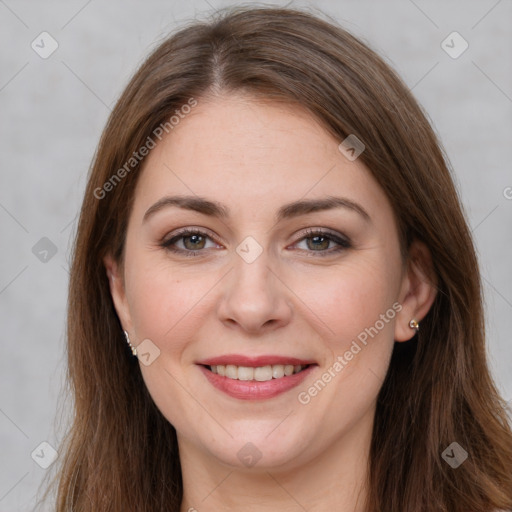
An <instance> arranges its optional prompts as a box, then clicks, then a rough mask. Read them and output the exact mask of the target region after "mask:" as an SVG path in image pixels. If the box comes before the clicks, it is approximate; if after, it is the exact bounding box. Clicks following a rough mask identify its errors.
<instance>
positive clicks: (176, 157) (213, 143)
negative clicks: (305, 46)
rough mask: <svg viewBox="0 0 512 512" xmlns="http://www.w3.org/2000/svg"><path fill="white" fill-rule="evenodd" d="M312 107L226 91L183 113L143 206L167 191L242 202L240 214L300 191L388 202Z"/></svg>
mask: <svg viewBox="0 0 512 512" xmlns="http://www.w3.org/2000/svg"><path fill="white" fill-rule="evenodd" d="M340 142H341V140H337V139H336V138H335V137H334V136H333V135H332V134H330V133H329V132H328V131H327V130H326V129H325V128H324V127H323V126H322V125H321V124H320V123H319V122H318V121H317V120H316V119H315V118H314V117H313V115H311V114H310V113H309V112H307V111H306V110H304V109H302V108H300V107H298V106H295V105H286V104H282V103H276V102H269V101H261V100H256V99H254V98H252V97H247V96H223V97H219V98H215V99H209V100H208V101H201V100H198V104H197V106H195V107H194V108H193V109H192V111H191V112H190V113H189V114H187V115H184V116H183V117H182V118H181V119H180V121H179V123H178V124H176V125H175V126H174V127H173V129H172V130H171V131H170V132H169V134H167V135H166V136H165V137H164V138H163V139H162V141H161V142H159V143H158V144H157V145H156V147H155V148H154V149H152V150H151V152H150V153H149V155H148V156H147V157H146V160H145V163H144V168H143V171H142V175H141V177H140V179H139V183H138V185H137V192H136V200H135V207H136V208H137V207H139V208H142V207H143V206H144V205H146V206H147V205H148V203H150V202H151V201H153V202H154V201H157V200H158V199H159V198H160V197H162V196H163V195H165V194H170V193H173V194H176V193H179V194H187V195H190V194H195V195H199V196H209V197H213V198H215V199H216V200H218V201H221V202H224V203H226V204H229V203H231V204H234V203H236V208H238V213H239V214H240V215H245V214H246V213H248V212H247V211H246V210H250V212H249V213H251V214H253V215H254V214H256V210H255V208H256V209H257V208H265V209H273V208H274V206H275V208H276V209H277V207H278V206H279V205H280V204H282V203H286V202H289V201H291V200H297V199H299V198H302V197H321V196H325V195H326V194H330V195H337V193H339V194H344V195H347V196H350V197H351V198H352V199H354V200H359V201H364V202H366V203H368V205H369V209H370V210H371V209H372V208H374V209H375V208H379V207H380V208H386V207H389V205H388V204H387V200H386V198H385V197H384V194H383V192H382V191H381V190H380V187H379V186H378V184H377V183H376V181H375V180H374V179H373V177H372V176H371V174H370V172H369V171H368V169H366V168H365V166H364V165H363V164H362V163H361V162H359V161H357V160H355V161H353V162H351V161H349V160H348V159H346V158H345V157H344V156H343V155H342V154H341V152H340V151H339V149H338V146H339V144H340Z"/></svg>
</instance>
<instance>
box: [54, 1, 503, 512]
mask: <svg viewBox="0 0 512 512" xmlns="http://www.w3.org/2000/svg"><path fill="white" fill-rule="evenodd" d="M229 92H247V93H248V94H252V95H254V96H258V97H261V98H266V99H271V100H275V101H284V102H286V103H289V104H295V105H297V107H298V108H305V109H307V110H308V111H310V112H311V113H312V114H314V116H315V117H316V118H317V119H318V120H319V121H320V122H321V123H323V125H324V126H325V129H326V130H328V131H329V132H330V133H332V134H334V135H335V136H336V137H337V139H338V140H339V141H340V142H341V141H343V140H344V139H345V138H346V137H347V136H348V135H350V134H355V135H356V136H357V137H358V138H359V139H360V140H361V141H363V142H364V144H365V146H366V149H365V151H364V152H363V153H362V154H361V156H360V157H359V158H360V159H361V160H362V162H363V163H364V164H365V165H366V166H367V167H368V169H369V170H370V171H371V173H372V175H373V176H374V178H375V180H376V181H377V182H378V183H379V184H380V186H381V187H382V189H383V190H384V192H385V193H386V195H387V196H388V198H389V200H390V201H391V204H392V206H393V209H394V213H395V215H396V219H397V222H398V226H399V229H400V236H401V243H402V247H403V249H404V251H403V254H404V258H407V247H408V245H409V244H410V242H411V241H412V240H414V239H419V240H421V241H423V242H424V243H425V244H426V245H427V246H428V248H429V249H430V251H431V254H432V260H433V265H434V271H435V274H436V281H437V287H438V293H437V296H436V299H435V302H434V304H433V306H432V308H431V310H430V312H429V314H428V315H427V316H426V318H425V319H424V320H423V322H422V325H421V330H420V331H419V333H418V334H417V336H415V338H414V339H413V340H411V341H410V342H408V343H395V347H394V351H393V355H392V359H391V363H390V367H389V371H388V373H387V376H386V379H385V382H384V383H383V386H382V389H381V391H380V393H379V396H378V402H377V408H376V415H375V422H374V429H373V437H372V444H371V451H370V459H369V466H368V471H369V494H368V502H367V510H368V512H377V511H379V512H382V511H389V512H413V511H414V512H420V511H422V512H427V511H429V512H431V511H433V510H435V511H437V512H468V511H471V512H490V511H492V510H494V509H507V508H512V431H511V426H510V422H509V419H508V418H507V415H506V412H505V402H504V400H503V399H501V398H500V396H499V393H498V391H497V389H496V387H495V384H494V382H493V380H492V378H491V376H490V373H489V369H488V365H487V361H486V349H485V333H484V318H483V308H482V297H481V283H480V275H479V272H478V265H477V259H476V257H475V250H474V246H473V242H472V239H471V236H470V232H469V230H468V227H467V223H466V221H465V218H464V214H463V212H462V210H461V206H460V201H459V198H458V195H457V192H456V189H455V187H454V184H453V181H452V178H451V174H450V170H449V167H448V163H447V158H446V157H445V155H444V154H443V150H442V149H441V145H440V144H439V142H438V141H437V139H436V136H435V134H434V132H433V130H432V128H431V126H430V124H429V122H428V120H427V117H426V115H425V114H424V113H423V111H422V109H421V107H420V106H419V105H418V104H417V102H416V101H415V99H414V98H413V97H412V95H411V93H410V92H409V90H408V88H407V87H406V86H405V85H404V84H403V82H402V81H401V80H400V78H398V76H397V75H396V74H395V72H394V71H393V70H392V69H391V68H390V67H389V65H388V64H386V63H385V62H384V60H383V59H382V58H381V57H379V56H378V55H377V54H376V53H375V52H374V51H373V50H371V49H370V48H369V47H368V45H366V44H364V43H362V42H361V41H360V40H358V39H357V38H355V37H354V36H352V35H351V34H349V33H348V32H346V31H345V30H344V29H343V28H341V27H339V26H337V24H336V23H335V22H332V20H331V21H330V22H328V21H324V20H323V19H321V17H319V16H314V15H312V14H310V13H309V12H306V11H300V10H294V9H283V8H273V7H272V8H271V7H264V8H247V7H245V8H240V7H239V8H229V9H227V10H224V11H221V12H220V13H217V14H216V15H214V16H213V18H212V19H209V20H207V21H195V22H193V23H191V24H190V25H189V26H187V27H185V28H183V29H181V30H180V31H179V32H177V33H176V34H174V35H173V36H172V37H170V38H168V39H166V40H165V41H164V42H163V43H162V44H160V45H159V46H158V47H157V48H156V50H154V52H153V53H152V54H151V55H150V56H149V57H148V59H147V60H146V61H145V62H144V63H143V64H142V66H141V67H140V69H139V70H138V71H137V73H136V74H135V75H134V77H133V78H132V80H131V81H130V83H129V84H128V86H127V87H126V89H125V91H124V92H123V94H122V96H121V97H120V99H119V101H118V102H117V104H116V106H115V108H114V110H113V112H112V114H111V116H110V118H109V120H108V124H107V126H106V128H105V130H104V132H103V135H102V137H101V141H100V143H99V147H98V150H97V153H96V155H95V159H94V163H93V165H92V168H91V172H90V175H89V180H88V184H87V189H86V192H85V197H84V201H83V206H82V210H81V215H80V220H79V225H78V230H77V234H76V239H75V244H74V256H73V261H72V268H71V279H70V286H69V307H68V332H67V338H68V352H67V355H68V381H69V385H70V390H71V394H72V397H73V400H74V407H73V422H72V425H71V427H70V429H69V431H68V433H67V436H66V437H65V438H64V440H63V442H62V446H61V447H60V450H59V451H60V453H61V457H60V459H61V463H60V465H59V466H58V474H57V475H56V477H55V479H54V485H55V487H56V494H57V496H56V510H57V511H58V512H65V511H71V510H73V511H76V512H79V511H80V512H82V511H83V512H85V511H94V512H99V511H116V512H126V511H128V510H136V511H138V512H142V511H151V512H156V511H164V510H165V511H167V512H168V511H179V508H180V502H181V498H182V479H181V471H180V464H179V456H178V448H177V440H176V432H175V430H174V428H173V426H172V425H171V424H170V423H169V422H168V421H167V420H166V419H165V418H164V417H163V415H162V414H161V413H160V411H159V410H158V409H157V407H156V406H155V404H154V403H153V401H152V399H151V396H150V395H149V393H148V391H147V389H146V386H145V384H144V382H143V379H142V375H141V372H140V369H139V363H138V361H137V359H136V358H133V357H130V352H129V348H128V347H127V345H126V343H125V340H124V337H123V333H122V330H121V326H120V323H119V320H118V318H117V316H116V312H115V309H114V307H113V304H112V300H111V295H110V290H109V284H108V280H107V276H106V273H105V268H104V266H103V262H102V259H103V257H104V256H105V254H107V253H109V252H110V253H111V254H112V255H113V256H114V258H115V259H116V260H117V261H118V262H120V263H122V261H123V254H124V253H123V251H124V240H125V234H126V228H127V220H128V216H129V213H130V209H131V204H132V201H133V197H134V191H135V187H136V183H137V178H138V176H139V175H140V172H141V168H142V163H137V164H136V165H134V166H133V168H131V167H130V168H129V171H127V172H126V173H122V174H123V176H122V179H120V180H117V181H116V182H115V183H114V182H112V181H111V184H112V186H111V187H109V190H108V192H105V193H103V192H102V193H101V196H102V197H101V198H99V196H100V194H99V193H98V190H99V189H102V190H106V189H105V188H102V187H104V184H105V183H106V182H108V181H109V180H112V176H113V175H114V174H115V173H116V172H117V171H118V169H121V168H123V166H125V165H126V162H127V161H128V160H129V159H130V157H131V156H132V155H133V152H136V151H137V150H138V149H139V148H140V147H141V146H143V145H144V144H145V142H146V141H147V138H148V137H150V136H151V135H152V134H153V132H154V130H155V129H156V128H157V127H158V126H159V125H161V124H162V123H166V122H168V120H169V118H170V116H172V115H173V113H174V112H175V111H176V110H179V109H180V108H181V107H182V106H183V105H184V104H186V103H187V102H189V101H190V98H194V99H195V100H196V101H198V102H199V103H200V102H201V100H202V99H204V98H206V97H212V96H213V97H214V96H215V95H216V94H218V93H229ZM132 163H133V162H132ZM125 170H126V167H125ZM453 442H457V443H458V444H459V445H460V446H461V447H462V448H464V450H465V451H466V452H467V453H468V458H467V460H465V462H464V463H463V464H461V465H460V466H459V467H458V468H456V469H454V468H453V467H451V465H449V464H448V463H447V462H446V461H445V460H444V459H443V457H442V454H443V451H444V450H445V449H446V448H447V447H449V446H450V445H451V444H452V443H453ZM56 465H57V463H56Z"/></svg>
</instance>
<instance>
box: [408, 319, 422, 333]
mask: <svg viewBox="0 0 512 512" xmlns="http://www.w3.org/2000/svg"><path fill="white" fill-rule="evenodd" d="M409 327H410V328H411V329H414V330H415V331H416V332H418V331H419V330H420V324H419V323H418V322H417V320H416V319H415V318H413V319H412V320H411V321H410V322H409Z"/></svg>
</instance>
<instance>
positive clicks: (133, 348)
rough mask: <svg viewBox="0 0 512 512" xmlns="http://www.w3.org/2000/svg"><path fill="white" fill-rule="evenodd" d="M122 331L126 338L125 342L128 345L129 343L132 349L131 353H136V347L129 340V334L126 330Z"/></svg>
mask: <svg viewBox="0 0 512 512" xmlns="http://www.w3.org/2000/svg"><path fill="white" fill-rule="evenodd" d="M123 332H124V337H125V338H126V342H127V343H128V345H130V348H131V349H132V354H133V355H134V356H136V355H137V349H136V348H135V347H134V346H133V345H132V344H131V342H130V336H128V333H127V332H126V331H123Z"/></svg>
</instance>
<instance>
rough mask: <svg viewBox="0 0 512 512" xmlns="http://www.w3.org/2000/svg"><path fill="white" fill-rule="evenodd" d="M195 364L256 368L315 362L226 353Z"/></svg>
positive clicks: (313, 362) (312, 362)
mask: <svg viewBox="0 0 512 512" xmlns="http://www.w3.org/2000/svg"><path fill="white" fill-rule="evenodd" d="M197 364H201V365H205V366H217V365H228V364H232V365H234V366H247V367H249V368H251V367H253V368H256V367H258V366H268V365H274V364H284V365H286V364H293V365H294V366H295V365H299V364H300V365H308V364H316V362H315V361H313V360H312V359H299V358H297V357H288V356H273V355H263V356H256V357H250V356H244V355H240V354H226V355H224V356H216V357H211V358H208V359H203V360H202V361H198V363H197Z"/></svg>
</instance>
